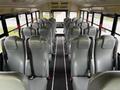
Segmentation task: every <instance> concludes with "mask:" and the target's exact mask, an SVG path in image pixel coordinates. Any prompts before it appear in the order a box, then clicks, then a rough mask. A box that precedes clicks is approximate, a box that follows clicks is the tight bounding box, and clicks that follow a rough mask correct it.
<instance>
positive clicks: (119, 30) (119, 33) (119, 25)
mask: <svg viewBox="0 0 120 90" xmlns="http://www.w3.org/2000/svg"><path fill="white" fill-rule="evenodd" d="M115 37H116V38H117V39H118V52H119V53H120V17H119V18H118V22H117V28H116V34H115Z"/></svg>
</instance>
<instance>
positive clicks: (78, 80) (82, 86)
mask: <svg viewBox="0 0 120 90" xmlns="http://www.w3.org/2000/svg"><path fill="white" fill-rule="evenodd" d="M72 79H73V82H72V84H73V90H87V87H88V81H89V78H88V77H73V78H72Z"/></svg>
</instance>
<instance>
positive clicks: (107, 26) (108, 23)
mask: <svg viewBox="0 0 120 90" xmlns="http://www.w3.org/2000/svg"><path fill="white" fill-rule="evenodd" d="M112 25H113V18H111V17H106V16H104V18H103V25H102V27H103V28H104V29H102V31H101V34H102V35H110V34H111V31H112Z"/></svg>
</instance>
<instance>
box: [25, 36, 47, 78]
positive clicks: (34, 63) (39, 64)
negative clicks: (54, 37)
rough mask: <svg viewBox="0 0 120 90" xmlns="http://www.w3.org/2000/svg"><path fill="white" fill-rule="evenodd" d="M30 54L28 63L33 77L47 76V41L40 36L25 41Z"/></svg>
mask: <svg viewBox="0 0 120 90" xmlns="http://www.w3.org/2000/svg"><path fill="white" fill-rule="evenodd" d="M27 45H28V46H29V47H28V49H29V52H30V54H31V55H30V63H31V69H32V74H33V75H34V76H40V77H48V76H49V54H48V53H49V47H48V43H47V41H46V40H45V39H44V38H42V37H40V36H33V37H31V38H30V39H29V40H28V41H27Z"/></svg>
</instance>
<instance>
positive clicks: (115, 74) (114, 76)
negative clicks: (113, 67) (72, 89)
mask: <svg viewBox="0 0 120 90" xmlns="http://www.w3.org/2000/svg"><path fill="white" fill-rule="evenodd" d="M119 89H120V71H111V72H103V73H101V74H97V75H95V76H93V77H92V78H91V79H90V80H89V84H88V89H87V90H119Z"/></svg>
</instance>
